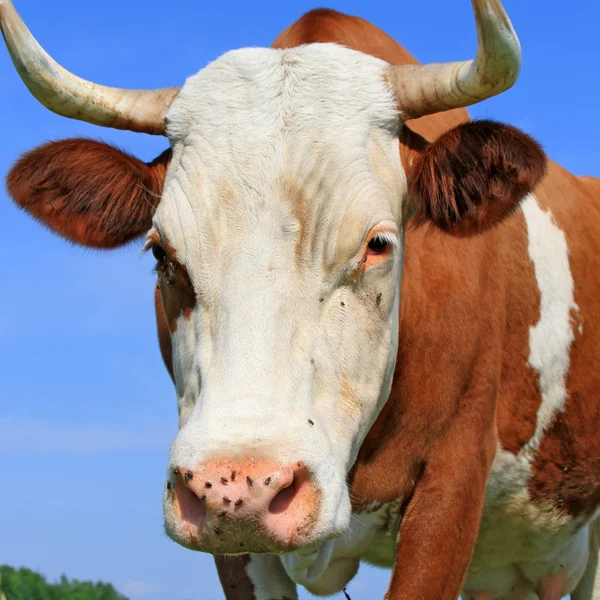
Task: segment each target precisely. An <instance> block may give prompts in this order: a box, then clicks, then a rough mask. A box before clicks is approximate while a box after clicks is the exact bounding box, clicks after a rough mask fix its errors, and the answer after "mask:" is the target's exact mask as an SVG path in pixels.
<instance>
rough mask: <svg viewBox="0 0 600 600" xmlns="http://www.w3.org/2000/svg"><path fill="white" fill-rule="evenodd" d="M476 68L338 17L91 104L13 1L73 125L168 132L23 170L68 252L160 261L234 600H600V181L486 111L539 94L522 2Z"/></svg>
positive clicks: (166, 340)
mask: <svg viewBox="0 0 600 600" xmlns="http://www.w3.org/2000/svg"><path fill="white" fill-rule="evenodd" d="M472 4H473V9H474V14H475V20H476V24H477V31H478V49H477V54H476V57H475V58H474V59H473V60H469V61H465V62H459V63H441V64H431V65H421V64H419V63H418V62H417V61H416V60H415V59H414V58H413V57H412V56H411V55H410V54H409V53H408V52H407V51H406V50H404V48H402V47H401V46H400V45H398V44H397V43H396V42H395V41H394V40H393V39H391V38H390V37H389V36H387V35H386V34H385V33H384V32H383V31H381V30H380V29H378V28H376V27H375V26H374V25H372V24H370V23H368V22H366V21H364V20H362V19H360V18H358V17H353V16H348V15H345V14H342V13H339V12H335V11H332V10H326V9H319V10H314V11H311V12H309V13H307V14H305V15H304V16H303V17H301V18H300V19H299V20H298V21H297V22H295V23H294V24H292V25H291V26H290V27H288V28H287V29H286V30H285V31H283V32H282V33H281V34H280V35H279V37H278V38H277V39H276V41H275V42H274V44H273V47H272V48H251V49H249V48H246V49H241V50H235V51H231V52H228V53H226V54H224V55H223V56H221V57H220V58H218V59H217V60H215V61H214V62H212V63H210V64H209V65H208V66H206V67H205V68H203V69H202V70H201V71H200V72H199V73H197V74H196V75H194V76H192V77H190V78H189V79H188V80H187V81H186V82H185V84H184V85H183V86H182V87H181V88H170V89H162V90H125V89H115V88H109V87H105V86H101V85H97V84H95V83H92V82H87V81H84V80H82V79H80V78H78V77H76V76H75V75H73V74H71V73H69V72H67V71H66V70H65V69H63V68H62V67H61V66H59V65H58V64H57V63H55V62H54V61H53V60H52V58H51V57H50V56H48V55H47V54H46V53H45V51H44V50H43V49H42V48H41V47H40V46H39V45H38V44H37V42H36V41H35V39H34V38H33V37H32V35H31V33H30V32H29V31H28V29H27V28H26V27H25V25H24V24H23V22H22V21H21V19H20V17H19V16H18V14H17V12H16V11H15V9H14V7H13V6H12V4H11V2H10V0H0V24H1V28H2V33H3V35H4V38H5V41H6V44H7V47H8V50H9V52H10V55H11V57H12V60H13V62H14V64H15V67H16V69H17V71H18V72H19V75H20V76H21V78H22V79H23V81H24V83H25V84H26V85H27V87H28V88H29V89H30V91H31V92H32V94H33V95H34V96H35V97H36V98H37V99H38V100H39V101H40V102H41V103H42V104H43V105H45V106H46V107H47V108H49V109H51V110H53V111H55V112H57V113H59V114H61V115H63V116H66V117H70V118H75V119H80V120H84V121H88V122H90V123H94V124H97V125H99V126H104V127H113V128H118V129H126V130H131V131H137V132H145V133H150V134H156V135H165V136H166V137H167V138H168V140H169V148H168V149H167V150H165V152H164V153H162V154H161V155H160V156H158V157H157V158H156V159H155V160H153V161H152V162H150V163H144V162H142V161H140V160H138V159H137V158H135V157H133V156H131V155H128V154H126V153H124V152H122V151H120V150H117V149H116V148H113V147H111V146H109V145H107V144H104V143H100V142H96V141H93V140H87V139H70V140H62V141H56V142H51V143H46V144H44V145H42V146H40V147H38V148H35V149H34V150H32V151H30V152H28V153H26V154H25V155H23V156H22V157H21V158H20V159H19V160H18V161H17V162H16V164H15V165H14V166H13V167H12V169H11V170H10V172H9V175H8V190H9V193H10V195H11V196H12V198H13V199H14V201H15V202H16V203H17V205H18V206H20V207H21V208H22V209H24V210H25V211H27V212H28V213H30V214H31V215H32V216H33V217H34V218H36V219H38V220H40V221H41V222H43V223H44V224H45V225H46V226H47V227H49V228H50V229H51V230H53V231H54V232H56V233H57V234H59V235H61V236H62V237H64V238H66V239H67V240H70V241H72V242H75V243H77V244H81V245H84V246H88V247H93V248H103V249H110V248H116V247H119V246H122V245H124V244H127V243H130V242H132V241H133V240H136V239H139V238H140V237H142V236H145V244H144V246H145V248H146V249H147V250H148V251H151V252H152V254H153V255H154V257H155V259H156V273H157V286H156V290H155V303H156V319H157V330H158V337H159V341H160V349H161V352H162V356H163V358H164V362H165V364H166V367H167V369H168V370H169V373H170V374H171V377H172V378H173V381H174V386H175V391H176V396H177V407H178V414H179V424H180V428H179V431H178V433H177V436H176V438H175V440H174V442H173V445H172V447H171V450H170V456H169V462H168V466H167V471H166V480H165V487H164V515H165V527H166V531H167V534H168V535H169V536H170V537H171V538H172V539H173V540H175V541H176V542H177V543H179V544H181V545H183V546H184V547H187V548H190V549H193V550H200V551H204V552H209V553H212V554H214V555H215V557H216V565H217V569H218V572H219V577H220V579H221V582H222V585H223V590H224V593H225V596H226V597H227V598H228V600H249V599H256V600H266V599H269V600H284V599H285V600H293V599H294V598H297V585H302V586H304V587H305V588H307V589H308V590H310V591H311V592H313V593H315V594H318V595H327V594H331V593H334V592H337V591H340V590H342V589H343V588H344V587H345V586H346V585H347V584H348V582H349V581H350V580H351V579H352V578H353V577H354V575H355V574H356V572H357V569H358V566H359V563H360V561H361V560H363V561H367V562H370V563H373V564H376V565H380V566H386V567H389V568H391V569H392V576H391V582H390V586H389V590H388V592H387V594H386V598H387V599H389V600H400V599H411V600H412V599H414V600H417V599H418V600H425V599H427V600H434V599H441V600H450V599H455V598H456V597H457V596H458V595H459V594H462V595H463V597H464V598H468V599H469V600H527V599H533V598H539V599H541V600H558V599H559V598H560V597H561V596H562V595H564V594H571V595H572V598H573V599H574V600H592V599H596V600H598V598H600V567H599V566H598V552H599V544H600V519H599V515H600V434H599V431H600V394H599V393H598V392H599V389H600V379H599V374H600V365H599V364H598V361H599V358H598V350H599V349H600V330H599V329H598V328H597V327H596V326H595V325H594V323H598V322H600V297H599V296H598V289H599V287H598V286H599V284H600V281H599V279H598V277H599V276H598V268H597V257H598V256H600V231H599V228H600V180H597V179H594V178H591V177H576V176H574V175H572V174H571V173H569V172H567V171H566V170H564V169H563V168H561V167H560V166H559V165H557V164H556V163H554V162H552V161H551V160H548V159H547V158H546V156H545V154H544V152H543V150H542V149H541V147H540V145H539V144H538V143H537V142H536V141H535V140H533V139H532V138H531V137H530V136H528V135H526V134H525V133H523V132H522V131H520V130H519V129H516V128H514V127H512V126H510V125H507V124H502V123H498V122H495V121H489V120H484V121H472V120H470V118H469V115H468V113H467V112H466V107H468V106H470V105H473V104H475V103H477V102H480V101H483V100H485V99H487V98H490V97H492V96H494V95H497V94H500V93H502V92H504V91H506V90H507V89H509V88H510V87H511V86H512V85H513V84H514V82H515V81H516V80H517V77H518V74H519V70H520V64H521V53H520V45H519V41H518V38H517V36H516V34H515V32H514V30H513V27H512V24H511V22H510V20H509V18H508V16H507V15H506V13H505V11H504V8H503V7H502V4H501V2H500V0H472Z"/></svg>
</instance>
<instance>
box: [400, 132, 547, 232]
mask: <svg viewBox="0 0 600 600" xmlns="http://www.w3.org/2000/svg"><path fill="white" fill-rule="evenodd" d="M545 170H546V156H545V154H544V152H543V150H542V148H541V147H540V145H539V144H538V143H537V142H536V141H535V140H533V139H532V138H531V137H529V136H528V135H526V134H524V133H523V132H521V131H519V130H518V129H516V128H514V127H511V126H509V125H504V124H501V123H496V122H494V121H472V122H468V123H463V124H462V125H459V126H458V127H455V128H454V129H451V130H450V131H448V132H447V133H445V134H444V135H442V136H441V137H440V138H438V139H437V140H436V141H435V142H433V143H432V144H429V145H428V146H427V147H426V148H424V149H423V151H422V152H420V153H418V155H417V156H416V158H415V160H414V162H413V164H412V168H411V170H410V173H409V178H408V179H409V197H410V202H411V203H414V206H413V212H414V217H413V223H414V224H415V225H422V224H424V223H429V224H431V225H433V226H435V227H438V228H439V229H442V230H443V231H445V232H447V233H449V234H451V235H455V236H459V237H466V236H471V235H475V234H477V233H481V232H483V231H486V230H488V229H490V228H491V227H494V226H495V225H496V224H498V223H499V222H501V221H502V220H503V219H505V218H506V217H508V216H509V215H510V214H512V213H513V212H514V211H515V210H516V208H517V207H518V206H519V204H520V202H521V200H522V199H523V198H524V197H525V196H526V195H527V194H529V193H530V192H532V191H533V189H534V188H535V186H536V185H537V183H538V182H539V181H540V179H541V178H542V177H543V176H544V173H545Z"/></svg>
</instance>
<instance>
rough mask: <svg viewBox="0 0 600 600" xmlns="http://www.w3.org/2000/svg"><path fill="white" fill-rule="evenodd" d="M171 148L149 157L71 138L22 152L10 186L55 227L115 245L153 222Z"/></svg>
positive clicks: (81, 239)
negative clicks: (147, 158)
mask: <svg viewBox="0 0 600 600" xmlns="http://www.w3.org/2000/svg"><path fill="white" fill-rule="evenodd" d="M170 157H171V151H170V150H167V151H165V152H163V154H161V155H160V156H159V157H158V158H156V159H155V160H154V161H152V162H151V163H144V162H142V161H140V160H138V159H137V158H135V157H133V156H131V155H129V154H126V153H125V152H122V151H121V150H118V149H117V148H114V147H112V146H109V145H107V144H104V143H101V142H97V141H94V140H88V139H69V140H62V141H59V142H51V143H48V144H44V145H43V146H40V147H38V148H35V149H34V150H32V151H30V152H28V153H26V154H24V155H23V156H22V157H21V158H20V159H19V160H18V161H17V163H16V164H15V165H14V166H13V168H12V169H11V170H10V172H9V174H8V178H7V184H8V192H9V194H10V195H11V196H12V197H13V199H14V200H15V202H16V203H17V204H18V205H19V206H20V207H21V208H22V209H24V210H26V211H27V212H29V213H30V214H31V215H33V216H34V217H35V218H36V219H38V220H40V221H41V222H42V223H44V224H45V225H47V226H48V227H49V228H50V229H51V230H52V231H55V232H56V233H58V234H59V235H61V236H63V237H65V238H67V239H68V240H71V241H73V242H75V243H77V244H82V245H83V246H91V247H94V248H115V247H117V246H121V245H123V244H126V243H127V242H129V241H131V240H133V239H135V238H137V237H139V236H140V235H142V234H143V233H145V232H146V231H147V230H148V229H149V228H150V227H151V225H152V216H153V214H154V210H155V208H156V205H157V204H158V199H159V197H160V194H161V193H162V187H163V182H164V177H165V173H166V169H167V167H168V164H169V160H170Z"/></svg>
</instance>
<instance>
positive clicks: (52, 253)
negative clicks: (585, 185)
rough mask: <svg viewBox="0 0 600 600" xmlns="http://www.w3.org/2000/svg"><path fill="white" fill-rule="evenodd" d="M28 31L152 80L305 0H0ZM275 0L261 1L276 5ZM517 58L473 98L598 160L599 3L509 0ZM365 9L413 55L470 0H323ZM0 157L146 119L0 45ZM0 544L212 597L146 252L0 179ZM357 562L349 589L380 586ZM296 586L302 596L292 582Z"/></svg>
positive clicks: (364, 592) (51, 45)
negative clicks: (502, 80) (46, 220)
mask: <svg viewBox="0 0 600 600" xmlns="http://www.w3.org/2000/svg"><path fill="white" fill-rule="evenodd" d="M15 3H16V6H17V8H18V9H19V10H20V12H21V14H22V15H23V17H24V19H25V21H26V22H27V23H28V25H29V26H30V28H31V29H32V31H33V33H34V35H36V37H37V38H38V40H39V41H40V42H41V43H42V45H43V46H44V47H45V48H46V49H47V50H48V51H49V52H50V53H51V54H52V55H53V56H54V57H55V58H56V59H57V60H58V61H59V62H60V63H62V64H64V65H65V66H66V67H67V68H69V69H70V70H72V71H73V72H75V73H77V74H79V75H81V76H83V77H85V78H88V79H91V80H94V81H97V82H99V83H105V84H108V85H114V86H124V87H148V88H154V87H162V86H171V85H180V84H181V83H182V82H183V81H184V79H185V78H186V77H187V76H189V75H191V74H193V73H194V72H196V71H197V70H198V69H200V68H201V67H203V66H204V65H206V63H207V62H208V61H210V60H212V59H215V58H216V57H218V56H219V55H220V54H221V53H223V52H225V51H227V50H229V49H233V48H239V47H243V46H249V45H252V46H268V45H269V44H270V43H271V42H272V40H273V39H274V38H275V37H276V35H277V34H278V33H279V32H280V31H281V30H282V29H283V28H284V27H285V26H287V25H288V24H289V23H291V22H292V21H294V20H295V19H296V18H297V17H299V16H300V15H301V14H302V13H303V12H304V11H306V10H308V9H310V8H314V7H315V6H319V5H320V4H319V5H315V4H313V3H309V2H308V1H304V0H303V1H300V0H289V1H288V2H279V3H273V2H266V1H260V2H241V1H240V0H233V1H230V2H227V3H210V2H196V1H190V0H179V1H178V2H170V3H165V2H164V0H161V1H159V0H143V1H142V0H127V1H123V0H104V1H103V2H89V3H87V2H86V3H81V2H74V1H72V0H54V1H53V2H40V1H39V0H15ZM275 5H277V7H276V8H275ZM505 5H506V7H507V10H508V12H509V14H510V16H511V18H512V19H513V23H514V25H515V28H516V30H517V32H518V33H519V37H520V39H521V42H522V45H523V50H524V66H523V71H522V75H521V79H520V80H519V82H518V84H517V85H516V86H515V88H514V89H513V90H511V91H509V92H508V93H506V94H504V95H502V96H501V97H499V98H496V99H493V100H490V101H487V102H485V103H484V104H483V105H480V106H477V107H475V108H474V109H473V110H472V114H474V115H476V116H481V117H488V118H495V119H499V120H504V121H507V122H510V123H513V124H515V125H518V126H520V127H522V128H523V129H525V130H526V131H527V132H529V133H531V134H533V135H534V136H535V137H537V138H538V139H539V140H540V141H541V142H542V143H543V145H544V146H545V148H546V150H547V151H548V153H549V155H550V156H551V157H552V158H553V159H554V160H557V161H558V162H560V163H561V164H562V165H564V166H565V167H567V168H568V169H571V170H572V171H574V172H576V173H578V174H591V175H596V176H600V161H599V158H600V150H599V149H598V147H597V144H598V139H600V123H599V120H598V118H597V115H596V109H597V99H598V93H599V92H600V84H599V83H598V78H597V74H598V59H599V58H600V55H599V53H598V49H597V35H598V33H597V24H598V23H599V22H600V4H598V3H597V2H592V1H591V0H581V1H579V2H576V3H575V2H572V3H569V4H565V2H564V0H560V1H559V0H544V1H542V0H527V2H523V1H522V0H506V1H505ZM329 6H331V7H333V8H337V9H340V10H343V11H346V12H350V13H354V14H358V15H360V16H362V17H364V18H366V19H369V20H371V21H373V22H374V23H376V24H377V25H379V26H381V27H382V28H383V29H385V30H386V31H387V32H388V33H390V34H391V35H392V36H393V37H395V38H396V39H397V40H399V41H400V42H401V43H403V44H404V45H405V46H406V47H407V48H408V49H409V50H410V51H411V52H413V53H414V54H415V55H416V56H417V57H418V58H419V59H420V60H421V61H423V62H427V61H444V60H457V59H464V58H470V57H471V56H472V55H473V53H474V48H475V31H474V26H473V20H472V14H471V9H470V3H469V2H468V0H455V1H453V2H448V1H447V0H429V1H428V2H408V1H404V2H393V3H391V2H383V1H377V0H375V1H373V2H369V3H364V2H358V1H357V0H345V1H341V0H339V1H338V0H336V1H333V2H331V3H330V4H329ZM0 114H2V115H3V140H4V141H3V143H2V145H0V171H1V173H2V176H3V177H4V175H5V173H6V171H7V170H8V169H9V167H10V165H11V163H12V162H13V160H14V159H16V157H17V156H18V155H19V154H20V153H21V152H23V151H25V150H28V149H30V148H32V147H34V146H36V145H38V144H40V143H42V142H44V141H47V140H50V139H59V138H64V137H72V136H78V135H83V136H90V137H96V138H101V139H104V140H106V141H110V142H113V143H116V144H117V145H120V146H121V147H123V148H125V149H127V150H129V151H130V152H133V153H135V154H137V155H138V156H140V157H141V158H143V159H145V160H149V159H151V158H153V157H154V156H156V155H157V154H158V153H160V152H161V151H162V150H163V149H164V148H165V147H166V142H165V140H164V139H161V138H154V137H150V136H145V135H139V134H137V135H136V134H132V133H126V132H116V131H112V130H100V129H98V128H95V127H92V126H88V125H86V124H83V123H79V122H76V121H71V120H68V119H64V118H61V117H58V116H56V115H54V114H52V113H50V112H49V111H46V110H45V109H43V108H42V107H41V106H40V105H38V104H37V102H36V101H35V100H34V99H33V98H32V97H31V96H30V95H29V93H28V92H27V90H26V89H25V87H24V86H23V85H22V83H21V82H20V80H19V79H18V77H17V75H16V73H15V71H14V70H13V67H12V64H11V63H10V60H9V58H8V54H7V53H6V52H5V51H4V49H3V48H2V49H0ZM0 196H1V197H0V255H2V256H3V257H4V258H3V259H2V260H3V262H2V265H3V267H2V271H1V272H2V273H3V275H2V277H1V279H0V286H1V287H0V290H1V292H2V293H0V339H1V340H2V344H1V346H0V377H1V380H2V392H1V393H0V473H1V481H2V484H1V485H0V489H1V490H2V492H1V493H0V563H9V564H13V565H16V566H19V565H24V566H28V567H31V568H34V569H39V570H40V571H42V572H43V573H45V574H47V575H48V576H50V577H52V578H54V577H57V576H59V575H60V573H62V572H66V573H67V574H68V575H69V576H72V577H77V578H81V579H87V578H90V579H104V580H107V581H111V582H113V583H114V584H115V585H116V586H117V587H118V588H119V589H121V590H123V591H125V592H126V593H127V594H128V595H129V596H130V597H131V598H132V599H133V600H145V599H149V600H196V599H200V598H201V599H202V600H217V599H220V598H222V593H221V592H220V588H219V586H218V581H217V578H216V574H215V571H214V568H213V566H212V559H211V558H210V557H208V556H206V555H201V554H196V553H192V552H189V551H187V550H184V549H182V548H179V547H178V546H176V545H175V544H174V543H172V542H170V541H169V540H168V539H167V538H166V536H165V535H164V533H163V532H162V517H161V491H162V486H163V482H164V481H163V480H164V478H163V473H164V468H165V465H166V459H167V452H168V445H169V443H170V441H171V439H172V437H173V435H174V432H175V430H176V409H175V399H174V393H173V391H172V388H171V384H170V380H169V378H168V376H167V374H166V372H165V370H164V368H163V366H162V362H161V359H160V355H159V351H158V345H157V342H156V336H155V330H154V312H153V306H152V289H153V278H152V277H151V275H150V271H151V268H152V261H151V258H150V257H148V256H144V257H140V256H139V246H133V247H130V248H126V249H124V250H120V251H118V252H113V253H100V252H96V251H90V250H85V249H81V248H76V247H73V246H72V245H69V244H67V243H66V242H64V241H62V240H61V239H59V238H58V237H55V236H53V235H51V234H50V233H48V232H47V231H46V230H44V229H43V228H42V227H40V226H39V225H38V224H36V223H35V222H34V221H33V220H31V219H30V218H28V217H26V216H25V215H24V214H22V213H20V212H19V211H18V210H16V208H15V207H14V206H13V205H12V203H11V202H10V201H9V200H8V198H7V197H6V193H5V191H4V189H3V188H2V189H1V191H0ZM387 580H388V573H387V572H383V571H377V570H375V569H368V568H363V569H361V572H360V573H359V575H358V576H357V578H356V579H355V581H353V582H352V583H351V584H350V586H349V588H348V589H349V592H350V594H351V596H352V598H353V600H367V599H372V598H378V597H382V596H383V592H384V590H385V587H386V583H387ZM303 597H307V596H306V595H305V596H303Z"/></svg>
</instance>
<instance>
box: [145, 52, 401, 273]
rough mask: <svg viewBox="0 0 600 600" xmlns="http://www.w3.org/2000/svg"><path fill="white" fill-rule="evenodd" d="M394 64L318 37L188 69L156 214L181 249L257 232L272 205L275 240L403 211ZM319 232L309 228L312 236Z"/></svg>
mask: <svg viewBox="0 0 600 600" xmlns="http://www.w3.org/2000/svg"><path fill="white" fill-rule="evenodd" d="M387 66H388V65H387V63H385V62H384V61H381V60H379V59H377V58H374V57H371V56H368V55H365V54H362V53H360V52H356V51H354V50H351V49H348V48H345V47H342V46H338V45H336V44H311V45H306V46H301V47H297V48H292V49H286V50H275V49H263V48H252V49H242V50H236V51H232V52H229V53H227V54H225V55H223V56H222V57H220V58H219V59H217V60H216V61H215V62H213V63H211V64H209V65H208V66H207V67H206V68H204V69H202V70H201V71H200V72H199V73H198V74H197V75H194V76H193V77H191V78H189V79H188V80H187V82H186V83H185V85H184V86H183V88H182V90H181V92H180V94H179V96H178V98H177V99H176V100H175V102H174V103H173V105H172V107H171V109H170V111H169V113H168V115H167V120H168V129H167V132H168V136H169V139H170V141H171V145H172V148H173V160H172V162H171V166H170V168H169V172H168V174H167V180H166V182H165V188H164V192H163V198H162V200H161V203H160V205H159V208H158V210H157V214H156V215H155V225H156V226H157V227H158V228H159V230H161V232H162V233H163V234H166V235H167V236H168V237H169V241H170V243H172V244H173V245H174V246H175V247H176V248H177V251H178V255H180V256H181V253H182V252H184V253H185V258H186V260H187V261H188V264H190V263H192V264H194V263H195V264H197V262H198V260H199V259H200V256H199V255H198V254H199V253H200V250H201V249H200V246H201V245H204V246H206V245H207V244H212V246H213V247H215V246H218V245H220V244H221V243H222V242H223V239H219V237H221V238H222V236H223V232H224V231H226V232H227V236H228V239H229V241H231V240H232V237H233V238H234V239H233V241H235V239H238V240H240V241H241V239H242V238H244V236H247V235H253V234H255V233H256V231H257V227H259V225H258V221H259V218H258V215H261V214H262V215H268V217H267V218H266V219H265V221H268V222H269V223H270V225H269V224H268V223H266V222H263V223H262V224H261V226H263V227H265V228H266V229H265V230H264V231H263V232H262V233H264V235H265V236H266V237H268V238H271V239H272V238H273V234H274V232H275V230H276V229H277V228H279V230H280V231H282V232H283V233H282V236H283V237H285V233H286V230H287V232H288V233H290V232H291V233H294V232H296V233H298V232H297V231H296V230H297V229H298V228H300V229H302V228H303V227H305V226H306V221H310V220H311V219H312V221H313V222H317V221H318V222H319V223H320V225H319V230H320V233H321V234H322V235H323V236H324V235H325V233H324V232H325V230H326V229H327V225H328V224H329V225H331V226H332V227H334V228H335V229H339V228H340V227H342V228H345V229H346V230H351V231H356V234H357V236H360V235H361V234H363V233H364V231H362V230H363V229H364V228H365V227H367V226H368V225H369V224H371V225H374V224H375V223H374V222H373V221H377V219H378V218H380V219H386V218H390V217H391V218H394V219H395V218H396V217H397V216H398V215H397V214H391V212H390V206H389V202H388V203H387V204H386V200H389V195H390V194H389V192H390V190H391V189H394V190H396V191H397V189H398V185H402V182H403V181H404V174H403V173H402V169H401V166H400V161H399V157H398V147H397V134H398V128H399V121H398V109H397V106H396V104H395V101H394V98H393V95H392V93H391V91H390V90H389V88H388V86H387V84H386V82H385V78H384V74H385V69H386V67H387ZM386 195H387V197H386ZM324 203H326V206H325V207H324V206H322V205H323V204H324ZM392 210H394V209H392ZM269 227H270V228H271V230H270V231H268V230H267V229H269ZM330 229H331V228H330ZM232 232H234V233H233V236H232ZM318 233H319V232H316V231H310V232H308V231H300V232H299V234H300V237H304V238H307V236H309V235H310V237H311V241H312V242H313V246H314V242H315V236H317V235H318ZM329 233H331V231H329ZM344 233H345V234H347V233H348V231H345V232H344ZM275 237H277V235H275ZM280 237H281V236H280ZM304 241H306V239H304ZM329 252H330V254H331V253H332V252H333V253H335V250H332V249H330V250H329Z"/></svg>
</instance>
